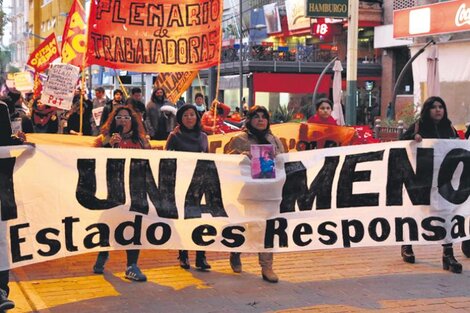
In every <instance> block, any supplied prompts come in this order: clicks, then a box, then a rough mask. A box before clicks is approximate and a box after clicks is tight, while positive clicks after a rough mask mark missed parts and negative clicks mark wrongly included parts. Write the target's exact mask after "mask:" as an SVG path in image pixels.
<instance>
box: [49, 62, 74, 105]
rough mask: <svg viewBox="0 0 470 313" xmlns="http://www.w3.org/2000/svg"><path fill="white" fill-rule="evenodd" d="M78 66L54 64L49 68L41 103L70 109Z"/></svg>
mask: <svg viewBox="0 0 470 313" xmlns="http://www.w3.org/2000/svg"><path fill="white" fill-rule="evenodd" d="M79 74H80V68H79V67H77V66H74V65H70V64H55V65H53V66H52V67H51V69H50V70H49V77H48V78H47V81H46V83H45V84H44V92H43V93H42V96H41V101H42V103H43V104H46V105H49V106H53V107H57V108H59V109H64V110H70V108H71V107H72V100H73V96H74V92H75V87H76V86H77V81H78V78H79Z"/></svg>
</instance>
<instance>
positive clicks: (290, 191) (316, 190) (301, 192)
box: [280, 156, 339, 213]
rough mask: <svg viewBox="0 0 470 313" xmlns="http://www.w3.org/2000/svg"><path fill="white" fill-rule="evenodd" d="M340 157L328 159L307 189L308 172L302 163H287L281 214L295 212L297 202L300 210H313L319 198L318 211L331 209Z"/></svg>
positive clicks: (285, 165)
mask: <svg viewBox="0 0 470 313" xmlns="http://www.w3.org/2000/svg"><path fill="white" fill-rule="evenodd" d="M338 163H339V156H333V157H326V158H325V163H324V164H323V167H322V168H321V169H320V172H318V174H317V176H316V177H315V179H314V180H313V181H312V183H311V184H310V189H307V170H306V168H305V166H304V165H303V164H302V162H299V161H296V162H286V163H285V164H284V168H285V170H286V182H285V183H284V186H283V187H282V201H281V204H280V212H281V213H286V212H294V211H295V202H296V201H297V205H298V206H299V210H301V211H306V210H311V209H312V207H313V201H314V200H315V198H317V202H316V208H317V209H329V208H331V191H332V187H333V179H334V177H335V171H336V168H337V167H338Z"/></svg>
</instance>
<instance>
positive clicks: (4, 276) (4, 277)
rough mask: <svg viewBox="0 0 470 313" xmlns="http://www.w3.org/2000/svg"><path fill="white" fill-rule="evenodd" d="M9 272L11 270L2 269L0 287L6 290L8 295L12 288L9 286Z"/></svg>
mask: <svg viewBox="0 0 470 313" xmlns="http://www.w3.org/2000/svg"><path fill="white" fill-rule="evenodd" d="M9 274H10V271H9V270H6V271H0V289H2V290H5V291H6V293H7V296H8V294H9V293H10V288H8V281H9Z"/></svg>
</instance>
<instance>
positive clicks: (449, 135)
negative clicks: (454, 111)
mask: <svg viewBox="0 0 470 313" xmlns="http://www.w3.org/2000/svg"><path fill="white" fill-rule="evenodd" d="M423 138H435V139H454V138H458V135H457V131H456V130H455V128H454V127H453V126H452V123H451V121H450V120H449V118H448V116H447V106H446V104H445V102H444V100H443V99H442V98H440V97H429V98H428V99H427V100H426V101H425V102H424V104H423V108H422V110H421V114H420V117H419V119H418V120H417V121H416V122H415V123H413V124H412V125H411V126H410V127H409V128H408V129H407V130H406V131H405V132H404V133H403V135H402V137H401V139H402V140H415V141H416V142H421V141H422V140H423ZM442 247H443V254H442V267H443V269H444V270H449V271H451V272H452V273H461V272H462V264H460V263H459V262H458V261H457V260H456V259H455V257H454V249H453V247H452V243H447V244H443V245H442ZM401 256H402V258H403V261H405V262H407V263H414V262H415V255H414V252H413V248H412V246H411V245H403V246H401Z"/></svg>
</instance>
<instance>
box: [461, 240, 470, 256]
mask: <svg viewBox="0 0 470 313" xmlns="http://www.w3.org/2000/svg"><path fill="white" fill-rule="evenodd" d="M462 252H463V254H464V255H465V256H466V257H467V258H470V240H465V241H462Z"/></svg>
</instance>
